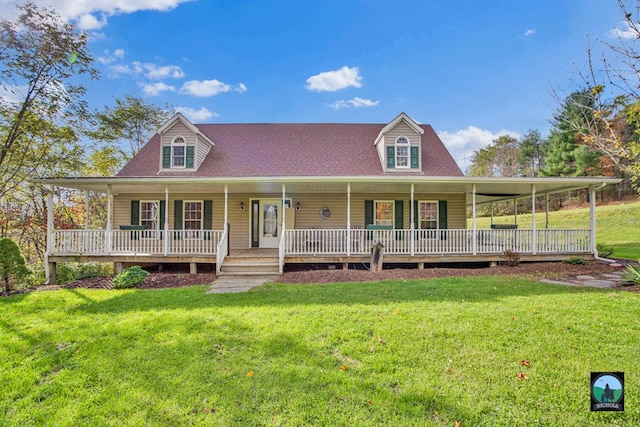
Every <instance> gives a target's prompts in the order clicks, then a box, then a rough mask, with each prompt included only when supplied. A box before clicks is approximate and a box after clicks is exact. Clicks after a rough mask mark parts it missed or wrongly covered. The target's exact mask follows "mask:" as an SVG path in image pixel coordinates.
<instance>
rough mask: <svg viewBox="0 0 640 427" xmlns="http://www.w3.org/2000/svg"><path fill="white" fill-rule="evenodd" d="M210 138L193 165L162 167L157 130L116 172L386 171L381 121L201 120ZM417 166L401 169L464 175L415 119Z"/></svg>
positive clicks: (331, 173) (272, 174) (276, 174)
mask: <svg viewBox="0 0 640 427" xmlns="http://www.w3.org/2000/svg"><path fill="white" fill-rule="evenodd" d="M195 126H196V127H197V128H198V129H199V130H200V132H201V133H202V134H204V135H206V137H208V138H209V139H210V140H211V141H213V142H214V143H215V146H214V147H212V149H211V151H210V152H209V154H208V155H207V157H206V159H205V161H204V162H203V163H202V165H201V166H200V168H199V169H198V170H197V171H195V172H194V171H190V170H184V169H183V170H180V171H170V172H167V171H161V170H160V144H161V138H160V135H159V134H156V135H154V136H153V138H151V140H150V141H149V142H148V143H147V144H146V145H145V146H144V147H143V148H142V149H141V150H140V152H139V153H138V154H137V155H136V156H135V157H134V158H133V159H131V161H130V162H129V163H127V165H126V166H125V167H124V168H123V169H122V170H121V171H120V172H119V173H118V174H117V176H119V177H150V176H154V177H155V176H196V177H282V176H376V175H380V176H383V175H398V174H399V173H398V172H393V173H385V172H384V171H383V168H382V165H381V164H380V159H379V157H378V153H377V150H376V147H374V145H373V142H374V141H375V140H376V137H377V136H378V135H379V134H380V132H381V130H382V129H383V128H384V127H385V126H386V124H354V123H349V124H326V123H311V124H302V123H296V124H202V125H195ZM420 126H421V127H422V129H423V130H424V134H423V135H422V149H421V150H420V151H421V154H422V169H423V170H422V172H421V173H418V172H415V171H414V172H411V171H409V170H407V171H406V172H401V173H400V175H419V176H463V175H464V174H463V173H462V171H461V170H460V168H459V167H458V165H457V164H456V162H455V161H454V159H453V157H451V154H450V153H449V151H448V150H447V149H446V147H445V146H444V144H443V143H442V141H441V140H440V138H438V136H437V135H436V133H435V132H434V130H433V129H432V128H431V126H429V125H420Z"/></svg>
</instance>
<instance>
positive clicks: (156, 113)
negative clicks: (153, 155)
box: [88, 95, 169, 172]
mask: <svg viewBox="0 0 640 427" xmlns="http://www.w3.org/2000/svg"><path fill="white" fill-rule="evenodd" d="M115 103H116V105H115V107H113V108H110V107H108V106H107V107H105V108H104V110H103V111H101V112H96V114H95V121H96V125H95V126H94V128H93V129H92V130H90V131H89V132H88V135H89V137H91V138H92V139H95V140H97V141H100V142H103V143H106V146H103V147H102V148H101V149H99V150H97V152H96V153H97V154H96V156H98V158H99V160H100V161H101V164H102V168H103V171H102V172H104V171H107V170H112V169H113V168H114V167H119V166H122V164H123V163H124V161H126V160H129V159H131V157H133V156H134V155H135V154H136V153H137V152H138V151H140V149H141V148H142V146H143V145H144V144H145V143H146V142H147V140H148V139H149V136H150V135H151V134H153V133H154V132H155V131H156V130H157V129H158V128H159V127H160V125H162V124H163V123H164V122H165V121H167V119H168V118H169V112H168V111H167V110H165V109H162V108H160V107H157V106H155V105H153V104H150V103H147V102H146V101H145V100H143V99H142V98H138V97H135V96H132V95H125V96H124V99H121V98H116V100H115ZM110 168H111V169H110ZM96 172H100V171H96Z"/></svg>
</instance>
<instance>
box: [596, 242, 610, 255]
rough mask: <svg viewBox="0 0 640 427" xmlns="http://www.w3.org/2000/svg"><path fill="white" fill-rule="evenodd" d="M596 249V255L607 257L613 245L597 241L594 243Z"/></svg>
mask: <svg viewBox="0 0 640 427" xmlns="http://www.w3.org/2000/svg"><path fill="white" fill-rule="evenodd" d="M596 251H598V256H601V257H603V258H607V257H610V256H611V255H613V251H614V249H613V246H607V245H605V244H604V243H598V244H596Z"/></svg>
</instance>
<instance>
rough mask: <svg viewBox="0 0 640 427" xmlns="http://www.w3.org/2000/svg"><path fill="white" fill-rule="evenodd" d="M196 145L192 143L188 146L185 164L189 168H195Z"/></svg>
mask: <svg viewBox="0 0 640 427" xmlns="http://www.w3.org/2000/svg"><path fill="white" fill-rule="evenodd" d="M194 150H195V147H194V146H192V145H188V146H187V159H186V162H185V166H186V167H187V168H190V169H193V157H194V155H193V153H194Z"/></svg>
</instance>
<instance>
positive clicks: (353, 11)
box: [0, 0, 622, 168]
mask: <svg viewBox="0 0 640 427" xmlns="http://www.w3.org/2000/svg"><path fill="white" fill-rule="evenodd" d="M34 2H35V3H36V4H39V5H50V6H52V7H53V8H54V9H56V10H57V11H58V12H59V13H60V14H61V15H62V16H63V17H64V18H65V19H67V20H69V21H71V22H74V23H76V24H77V25H78V26H80V27H82V28H84V29H86V30H87V31H89V32H90V34H91V42H90V48H91V50H92V52H93V53H94V56H95V57H96V66H97V67H98V68H99V69H100V70H101V73H102V77H101V79H100V81H98V82H91V83H89V84H88V85H87V87H88V96H87V100H88V101H89V103H90V105H91V106H92V107H93V108H102V107H103V106H104V105H111V104H112V103H113V97H114V96H121V95H123V94H132V95H135V96H140V97H144V98H145V99H147V100H148V101H149V102H152V103H155V104H157V105H160V106H164V105H169V106H170V107H172V108H175V109H177V110H179V111H181V112H183V113H184V114H185V115H186V116H187V117H189V118H190V119H191V120H192V121H194V122H195V123H237V122H240V123H245V122H246V123H256V122H259V123H263V122H339V123H343V122H360V123H387V122H389V121H391V120H392V119H393V118H394V117H395V116H396V115H398V114H399V113H400V112H405V113H407V114H408V115H409V116H411V117H413V118H414V119H415V120H417V121H418V122H421V123H428V124H431V125H432V126H433V127H434V129H435V130H436V132H438V134H439V135H440V136H441V138H442V139H443V141H444V142H445V144H446V145H447V147H448V148H449V149H450V151H452V153H453V155H454V158H456V160H457V161H458V164H459V165H460V166H461V167H463V168H465V167H466V165H467V164H468V160H469V158H470V156H471V154H472V152H473V151H474V150H477V149H479V148H481V147H483V146H485V145H486V144H488V143H490V142H491V140H493V139H495V138H496V137H497V136H498V135H501V134H505V133H510V134H512V135H514V136H518V135H521V134H523V133H525V132H526V131H527V130H528V129H538V130H540V131H541V132H542V133H543V135H545V134H546V133H547V131H548V128H549V120H550V119H551V117H552V114H553V112H554V111H555V110H556V109H557V108H558V104H557V102H556V101H555V100H554V98H553V96H551V94H550V92H551V91H552V90H554V91H557V92H558V93H560V94H561V95H562V96H566V95H568V94H569V93H570V92H571V91H572V90H574V89H576V88H577V87H578V84H579V78H578V76H577V70H578V69H580V68H583V67H584V66H585V63H586V54H585V49H586V48H587V46H588V38H587V36H588V37H589V39H590V40H591V41H592V42H593V41H594V40H596V39H599V40H603V41H606V40H609V39H611V38H612V30H613V29H615V28H620V21H621V20H622V15H621V13H620V12H619V10H618V7H617V2H616V1H615V0H548V1H545V0H536V1H533V0H510V1H477V0H474V1H466V0H465V1H456V2H452V1H428V0H422V1H420V0H415V1H402V0H398V1H364V0H362V1H351V0H324V1H315V2H310V1H275V0H274V1H264V0H247V1H242V0H191V1H185V0H126V1H125V0H93V1H91V2H87V1H79V0H78V1H74V0H34ZM12 13H13V7H12V5H11V3H10V2H8V1H6V0H0V16H2V17H3V18H9V19H11V17H12Z"/></svg>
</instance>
